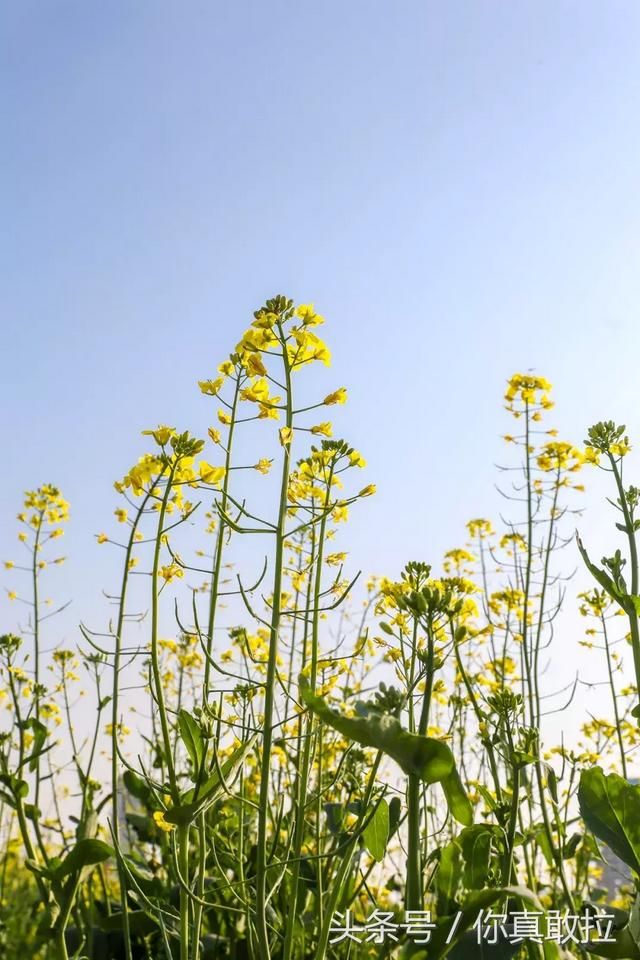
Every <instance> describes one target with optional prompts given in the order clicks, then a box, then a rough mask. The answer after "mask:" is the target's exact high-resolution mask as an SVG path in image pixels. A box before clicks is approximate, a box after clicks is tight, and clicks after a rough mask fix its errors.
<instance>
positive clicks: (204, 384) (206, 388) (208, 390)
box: [198, 377, 224, 397]
mask: <svg viewBox="0 0 640 960" xmlns="http://www.w3.org/2000/svg"><path fill="white" fill-rule="evenodd" d="M223 384H224V377H218V379H217V380H198V386H199V387H200V390H201V391H202V393H204V394H205V396H207V397H215V396H216V395H217V394H218V393H219V392H220V388H221V387H222V385H223Z"/></svg>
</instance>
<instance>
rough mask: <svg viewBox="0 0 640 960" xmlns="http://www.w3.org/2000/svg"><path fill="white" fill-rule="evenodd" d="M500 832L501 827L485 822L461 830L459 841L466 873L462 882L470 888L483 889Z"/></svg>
mask: <svg viewBox="0 0 640 960" xmlns="http://www.w3.org/2000/svg"><path fill="white" fill-rule="evenodd" d="M499 834H500V829H499V828H498V827H495V826H489V825H487V824H484V823H478V824H475V826H473V827H465V829H464V830H462V831H461V832H460V835H459V837H458V839H457V842H458V843H459V845H460V848H461V850H462V856H463V857H464V873H463V877H462V882H463V883H464V885H465V887H467V889H469V890H481V889H482V888H483V887H484V886H485V884H486V882H487V877H488V874H489V866H490V861H491V848H492V845H493V842H494V840H495V839H496V837H497V836H499Z"/></svg>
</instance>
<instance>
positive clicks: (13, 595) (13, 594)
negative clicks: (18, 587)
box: [7, 590, 18, 600]
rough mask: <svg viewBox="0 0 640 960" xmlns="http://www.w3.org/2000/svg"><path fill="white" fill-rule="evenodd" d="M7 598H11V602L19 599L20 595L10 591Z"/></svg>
mask: <svg viewBox="0 0 640 960" xmlns="http://www.w3.org/2000/svg"><path fill="white" fill-rule="evenodd" d="M7 596H8V597H9V600H17V599H18V594H17V593H16V592H15V590H9V593H8V594H7Z"/></svg>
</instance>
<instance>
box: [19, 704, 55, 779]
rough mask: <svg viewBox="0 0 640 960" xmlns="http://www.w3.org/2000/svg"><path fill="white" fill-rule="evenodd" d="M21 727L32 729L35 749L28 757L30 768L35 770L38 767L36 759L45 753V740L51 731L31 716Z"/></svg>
mask: <svg viewBox="0 0 640 960" xmlns="http://www.w3.org/2000/svg"><path fill="white" fill-rule="evenodd" d="M20 727H21V729H22V730H30V731H31V732H32V733H33V749H32V751H31V753H30V754H29V756H28V757H27V758H26V759H27V760H28V762H29V770H31V771H32V772H33V771H34V770H35V769H36V760H37V759H38V757H39V756H40V754H41V753H43V749H42V748H43V746H44V743H45V740H46V739H47V737H48V736H49V731H48V730H47V728H46V727H45V725H44V723H41V722H40V721H39V720H37V719H36V718H35V717H29V719H28V720H25V721H24V722H23V723H21V724H20Z"/></svg>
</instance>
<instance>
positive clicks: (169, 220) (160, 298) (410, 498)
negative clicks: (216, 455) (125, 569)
mask: <svg viewBox="0 0 640 960" xmlns="http://www.w3.org/2000/svg"><path fill="white" fill-rule="evenodd" d="M1 33H2V46H3V50H2V56H1V57H0V74H1V76H0V91H2V92H1V94H0V96H1V98H2V112H3V116H2V125H3V131H4V137H3V141H4V142H3V166H4V172H3V177H2V194H3V208H4V211H3V212H4V216H3V220H4V227H5V228H4V230H3V237H2V241H0V242H1V244H2V253H1V256H2V269H3V278H4V282H3V300H4V302H3V318H4V319H3V328H4V333H3V347H2V371H3V372H2V378H1V382H0V402H1V405H2V410H3V413H4V417H5V429H4V431H3V437H4V445H5V446H4V461H5V469H4V470H3V474H2V483H1V485H0V516H1V517H2V519H1V521H0V533H1V534H2V538H3V543H5V544H8V546H7V547H6V551H7V552H8V554H9V555H11V554H12V552H14V547H13V543H14V537H15V526H14V521H13V517H14V515H15V512H16V509H17V506H18V504H19V500H20V493H21V490H22V489H24V488H25V487H30V486H34V485H36V484H39V483H41V482H43V481H51V482H54V483H57V484H59V485H60V486H61V487H62V489H63V490H64V492H65V494H66V495H67V496H68V498H69V499H70V501H71V503H72V508H73V522H72V524H71V525H70V529H69V533H68V537H67V541H68V542H67V544H66V546H67V550H68V551H69V553H70V556H71V562H70V566H69V568H68V570H67V572H66V573H61V574H60V590H61V592H64V591H65V590H72V592H73V596H74V604H73V607H72V608H70V609H71V611H72V613H71V612H70V614H69V618H70V619H69V620H68V629H69V631H70V635H71V631H72V626H73V623H74V622H75V621H76V620H77V619H78V618H79V617H80V616H92V615H93V614H94V612H95V607H94V603H95V601H94V599H93V598H96V597H98V596H99V589H100V587H101V586H102V585H107V586H110V585H111V583H110V582H109V578H110V577H111V575H112V571H113V570H114V568H113V566H112V558H107V557H106V555H105V553H104V551H102V552H101V551H99V550H98V549H97V548H96V547H95V545H94V543H93V541H92V535H93V534H94V533H96V532H97V531H98V530H100V529H102V528H103V527H105V526H108V524H109V522H110V517H111V511H112V509H113V507H114V506H115V503H114V501H113V496H112V488H111V482H112V480H113V479H114V478H115V477H117V476H119V475H121V474H122V473H123V472H124V471H125V470H126V469H127V468H128V466H129V465H130V463H131V462H132V461H133V459H135V457H136V456H137V455H138V453H139V452H140V451H141V449H142V448H141V441H140V436H139V433H140V430H142V429H144V428H145V427H148V426H153V425H155V424H156V423H157V422H169V423H172V424H173V423H176V424H177V425H179V426H181V427H182V426H184V427H191V428H192V429H193V430H194V431H195V432H201V431H202V430H203V429H204V428H205V427H206V424H207V422H208V417H207V410H206V409H205V408H204V407H203V404H202V398H201V397H200V395H199V393H198V391H197V387H196V386H195V381H196V380H197V379H198V378H204V377H207V376H210V375H212V373H213V371H214V369H215V366H216V365H217V363H218V362H219V360H220V359H222V358H223V357H224V356H225V355H226V354H227V353H228V351H229V349H230V347H232V346H233V344H234V343H235V342H236V340H237V338H238V335H239V333H240V332H241V331H242V329H244V327H245V326H246V325H247V323H248V321H249V320H250V316H251V312H252V311H253V309H254V308H255V307H257V306H258V305H259V304H260V303H262V302H263V301H264V299H265V298H266V297H268V296H271V295H272V294H273V293H276V292H284V293H287V294H288V295H290V296H292V297H294V298H295V299H297V300H301V301H309V300H311V301H313V302H314V303H315V304H316V306H317V308H318V309H319V310H321V312H322V313H323V314H325V316H326V317H327V325H326V328H325V333H326V339H327V341H328V343H329V344H330V346H331V348H332V350H333V354H334V363H333V367H332V369H331V370H330V371H327V372H326V374H325V376H324V378H323V379H322V387H321V389H323V390H324V387H325V386H326V388H327V390H329V389H333V388H334V387H337V386H340V385H341V384H343V383H344V384H346V385H347V386H348V387H349V391H350V396H351V401H350V404H349V406H348V407H347V408H346V409H345V410H344V412H343V413H342V414H341V419H340V428H341V432H343V433H344V434H345V435H346V436H347V437H348V438H349V439H350V440H351V441H352V442H354V443H355V444H356V445H357V446H358V447H359V448H360V449H362V451H363V453H364V454H365V456H367V458H368V460H369V471H368V475H367V479H368V480H372V481H375V482H376V483H377V484H378V490H379V493H378V496H377V497H376V498H373V499H371V500H369V501H367V502H366V504H363V505H362V509H361V511H359V513H358V515H354V519H353V522H352V525H351V532H350V535H349V537H350V539H349V546H350V548H351V560H352V562H353V565H354V566H355V567H363V568H364V569H365V570H366V571H375V572H379V573H383V572H384V573H389V574H392V575H395V574H397V572H398V570H399V568H400V566H401V565H402V564H403V563H404V561H405V560H406V559H409V558H424V559H427V560H435V561H436V562H437V559H438V557H439V556H440V555H441V553H442V551H443V550H445V549H447V548H449V547H451V546H455V545H457V544H459V543H460V542H461V541H462V540H463V538H464V531H463V524H464V522H465V520H466V519H467V518H468V517H469V516H473V515H483V514H490V513H493V512H495V510H496V508H497V506H498V503H497V499H496V494H495V491H494V490H493V483H494V481H495V479H496V476H495V469H494V466H493V464H494V463H495V462H496V461H498V460H504V457H505V454H504V450H503V444H502V441H501V440H500V435H501V434H502V433H504V432H505V431H507V430H508V429H509V427H510V424H509V422H508V419H507V415H506V414H505V413H504V411H503V410H502V409H501V396H502V392H503V386H504V381H505V379H506V378H507V377H508V376H509V374H510V373H512V372H513V371H514V370H521V369H527V368H534V369H535V370H536V371H537V372H539V373H542V374H544V375H546V376H547V377H549V378H550V379H551V380H552V381H553V382H554V384H555V385H556V390H555V397H556V400H557V403H558V408H557V412H556V414H555V415H554V420H555V422H556V423H557V425H558V426H559V427H560V429H561V433H562V434H563V435H564V436H566V437H567V438H569V439H572V440H574V441H580V440H581V439H582V437H583V436H584V432H585V428H586V426H587V425H588V424H589V423H591V422H593V421H594V420H596V419H602V418H605V417H613V418H617V419H620V420H623V421H626V422H627V424H628V425H629V428H630V429H631V430H632V431H633V430H634V429H635V432H636V435H637V436H638V435H640V431H639V430H638V427H640V424H639V423H638V420H639V417H638V413H637V410H638V405H637V380H638V375H637V369H638V354H639V349H638V348H639V346H640V342H639V341H640V337H639V335H638V333H637V330H638V329H639V327H640V323H639V320H638V303H639V302H640V269H639V267H640V245H639V239H638V238H639V230H638V228H639V226H640V189H639V178H638V170H639V169H640V155H639V154H640V127H639V125H638V116H640V61H639V59H638V57H637V48H638V40H639V34H640V7H639V6H638V5H637V4H636V3H634V2H615V0H609V2H607V3H606V4H604V3H594V2H591V0H581V2H577V0H576V2H555V0H554V2H540V0H536V2H520V3H518V4H509V3H506V2H500V3H497V2H490V0H483V2H448V3H446V4H443V3H435V2H424V0H421V2H409V0H407V2H399V3H395V4H392V3H382V2H367V3H365V2H362V0H352V2H350V3H344V2H341V3H337V2H317V3H314V4H311V3H307V2H299V3H294V2H286V3H285V2H276V0H269V2H263V3H248V2H242V0H239V2H235V3H228V4H221V3H213V2H208V3H197V2H188V3H168V2H157V0H154V2H145V0H137V2H135V3H118V2H114V3H109V4H98V3H86V2H75V3H68V2H62V0H59V2H52V3H49V4H43V3H40V2H29V0H19V2H18V0H15V2H13V3H11V2H9V3H6V4H4V6H3V12H2V30H1ZM319 383H320V381H319ZM596 494H597V495H596ZM596 494H594V493H593V492H592V493H590V494H588V495H587V499H586V501H585V502H586V503H587V505H588V510H587V514H586V516H585V519H584V520H583V521H582V522H583V524H584V525H585V526H586V529H588V530H589V532H590V533H591V534H592V536H593V537H594V538H596V539H597V538H598V537H604V533H603V531H602V516H603V514H602V510H601V508H600V506H599V499H600V496H601V490H600V489H599V488H598V486H597V484H596ZM603 543H604V541H603ZM72 583H73V587H72V586H71V584H72ZM4 604H5V601H3V605H4ZM5 609H6V607H5Z"/></svg>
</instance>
